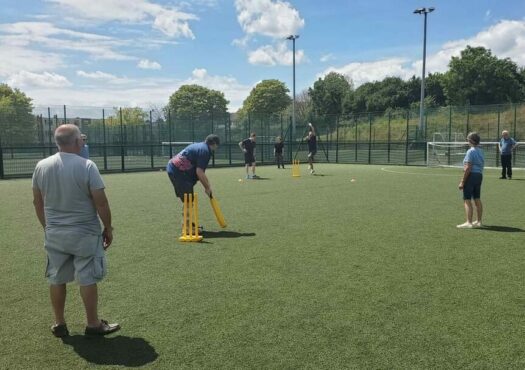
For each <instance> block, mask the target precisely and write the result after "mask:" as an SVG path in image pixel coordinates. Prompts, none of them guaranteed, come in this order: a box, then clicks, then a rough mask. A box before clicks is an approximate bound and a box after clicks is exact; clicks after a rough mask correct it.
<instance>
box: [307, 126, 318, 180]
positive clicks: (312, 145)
mask: <svg viewBox="0 0 525 370" xmlns="http://www.w3.org/2000/svg"><path fill="white" fill-rule="evenodd" d="M304 139H305V140H306V142H307V143H308V167H309V168H310V173H311V174H314V173H315V171H314V156H315V154H316V153H317V136H316V135H315V129H314V126H313V125H312V124H311V123H308V136H307V137H305V138H304Z"/></svg>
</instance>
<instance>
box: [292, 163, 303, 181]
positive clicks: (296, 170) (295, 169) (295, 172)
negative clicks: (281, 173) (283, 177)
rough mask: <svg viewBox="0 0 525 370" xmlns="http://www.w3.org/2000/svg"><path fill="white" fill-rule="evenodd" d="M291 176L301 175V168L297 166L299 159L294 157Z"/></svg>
mask: <svg viewBox="0 0 525 370" xmlns="http://www.w3.org/2000/svg"><path fill="white" fill-rule="evenodd" d="M292 176H293V177H301V168H300V167H299V160H297V159H294V160H293V163H292Z"/></svg>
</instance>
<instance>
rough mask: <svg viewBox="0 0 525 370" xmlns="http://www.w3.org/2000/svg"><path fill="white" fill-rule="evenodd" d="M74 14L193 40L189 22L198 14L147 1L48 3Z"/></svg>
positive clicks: (69, 0) (61, 0) (58, 0)
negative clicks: (148, 25) (143, 26)
mask: <svg viewBox="0 0 525 370" xmlns="http://www.w3.org/2000/svg"><path fill="white" fill-rule="evenodd" d="M47 1H48V2H51V3H53V4H56V5H57V6H59V7H60V8H62V9H64V10H66V11H69V12H71V13H72V14H73V15H75V16H76V17H78V18H80V19H88V20H91V21H95V22H111V21H118V22H124V23H144V22H146V23H151V25H152V27H153V28H154V29H157V30H159V31H160V32H162V33H164V34H165V35H167V36H170V37H174V38H179V37H186V38H191V39H193V38H194V37H195V36H194V35H193V32H192V31H191V29H190V26H189V21H191V20H197V19H198V17H197V16H195V15H194V14H190V13H185V12H182V11H179V10H177V9H175V8H172V7H165V6H161V5H158V4H154V3H151V2H149V1H147V0H133V1H129V0H47Z"/></svg>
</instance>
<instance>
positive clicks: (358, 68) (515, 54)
mask: <svg viewBox="0 0 525 370" xmlns="http://www.w3.org/2000/svg"><path fill="white" fill-rule="evenodd" d="M467 45H470V46H473V47H477V46H482V47H484V48H487V49H490V50H491V51H492V53H493V54H494V55H496V56H497V57H498V58H510V59H512V60H513V61H514V62H516V63H517V64H518V65H521V66H525V21H510V20H505V21H501V22H498V23H497V24H495V25H493V26H491V27H489V28H488V29H486V30H483V31H481V32H479V33H478V34H476V35H474V36H473V37H471V38H468V39H461V40H454V41H450V42H447V43H445V44H443V45H442V46H441V48H440V50H438V51H437V52H435V53H432V54H429V55H428V56H427V64H426V67H427V68H426V70H427V72H428V73H435V72H445V71H446V70H447V69H448V63H449V62H450V59H451V58H452V57H453V56H459V55H460V53H461V51H462V50H464V49H465V48H466V47H467ZM421 66H422V61H421V60H417V61H409V60H408V59H406V58H404V57H399V58H391V59H386V60H379V61H370V62H361V63H349V64H347V65H344V66H342V67H329V68H327V69H326V70H325V71H323V72H322V73H321V74H320V75H318V77H321V76H324V75H326V74H327V73H329V72H332V71H335V72H338V73H342V74H345V75H347V76H349V77H350V78H352V80H353V81H354V83H355V85H356V86H359V85H361V84H363V83H365V82H371V81H378V80H382V79H383V78H385V77H389V76H397V77H401V78H404V79H406V78H410V77H411V76H413V75H417V76H419V75H420V74H421Z"/></svg>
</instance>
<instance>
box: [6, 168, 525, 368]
mask: <svg viewBox="0 0 525 370" xmlns="http://www.w3.org/2000/svg"><path fill="white" fill-rule="evenodd" d="M301 168H302V177H300V178H298V179H296V178H292V176H291V169H289V168H287V169H286V170H277V169H276V168H274V167H273V166H272V167H269V166H268V167H260V168H258V175H260V176H261V177H262V179H261V180H244V169H242V168H223V169H210V170H208V172H207V174H208V176H209V178H210V180H211V183H212V184H213V190H214V194H215V196H216V198H217V199H218V200H219V202H220V204H221V207H222V211H223V213H224V215H225V218H226V221H227V222H228V227H227V228H226V229H224V230H222V229H220V228H219V227H218V225H217V223H216V221H215V219H214V218H213V213H212V210H211V207H210V204H209V202H208V201H207V200H206V198H205V195H204V192H203V191H202V187H201V186H200V185H198V186H197V189H198V191H199V195H200V203H199V206H200V214H199V217H200V220H201V223H202V224H203V225H204V227H205V230H206V233H205V239H204V241H203V242H202V243H199V244H196V243H195V244H193V243H192V244H184V243H180V242H178V241H177V238H178V236H179V234H180V228H181V227H180V225H181V207H180V202H177V201H176V199H175V196H174V193H173V189H172V187H171V184H170V182H169V180H168V177H167V175H166V173H165V172H148V173H130V174H114V175H105V176H104V180H105V182H106V186H107V194H108V197H109V200H110V204H111V207H112V211H113V219H114V226H115V240H114V244H113V245H112V246H111V247H110V249H109V250H108V261H109V273H108V277H107V279H106V280H105V281H104V282H103V283H101V284H100V285H99V291H100V315H101V317H102V318H106V319H108V320H110V321H118V322H120V323H121V324H122V327H123V328H122V330H121V331H120V332H119V333H117V334H115V335H112V336H110V337H107V338H105V339H85V338H83V336H82V333H83V328H84V325H85V324H84V314H83V308H82V306H81V303H80V298H79V295H78V289H77V286H76V285H75V284H71V285H69V295H68V300H67V307H66V313H67V319H68V325H69V328H70V331H71V334H72V335H71V337H70V338H68V339H66V340H64V342H62V341H61V340H60V339H56V338H54V337H52V335H51V333H50V331H49V326H50V325H51V323H52V314H51V307H50V303H49V298H48V292H47V289H48V288H47V283H46V281H45V279H44V268H45V252H44V250H43V248H42V239H43V233H42V230H41V228H40V227H39V225H38V222H37V219H36V217H35V215H34V211H33V208H32V203H31V201H32V199H31V182H30V180H28V179H24V180H9V181H1V182H0V204H1V213H0V235H1V241H0V245H1V247H0V255H1V260H0V281H1V286H2V294H1V295H0V317H1V318H2V335H1V336H0V368H8V369H16V368H54V369H73V368H74V369H79V368H92V367H93V366H94V365H105V366H109V365H122V366H130V367H137V366H142V365H144V366H145V367H151V368H199V369H202V368H207V369H218V368H222V369H235V368H253V369H262V368H272V369H292V368H309V369H320V368H323V369H336V368H359V369H362V368H376V369H384V368H396V369H408V368H425V369H426V368H517V369H518V368H524V367H525V348H524V346H523V333H524V331H525V317H524V314H523V313H524V309H525V293H524V288H523V271H525V258H524V256H525V212H524V207H523V199H524V198H523V189H524V185H525V181H523V180H525V173H523V172H519V171H518V172H516V174H515V179H514V180H512V181H508V180H506V181H505V180H498V179H497V178H498V175H499V172H498V171H497V170H487V171H486V172H485V179H484V183H483V187H482V200H483V202H484V206H485V217H484V220H483V221H484V223H485V224H486V225H487V227H486V228H484V229H479V230H458V229H456V227H455V226H456V224H459V223H462V222H464V212H463V206H462V199H461V193H460V192H459V191H458V189H457V184H458V182H459V179H460V177H461V170H458V169H427V168H420V167H401V166H399V167H394V166H391V167H386V168H385V166H365V165H330V164H323V165H318V166H317V176H311V175H309V174H307V172H306V169H305V165H303V164H302V165H301ZM240 178H242V179H243V180H242V181H238V180H239V179H240ZM351 179H355V181H354V182H351Z"/></svg>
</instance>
